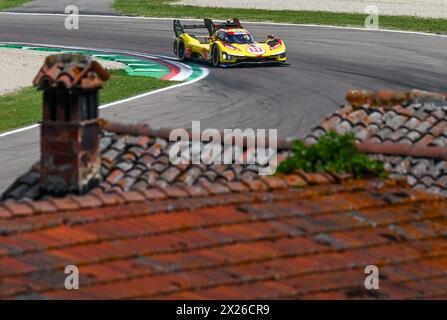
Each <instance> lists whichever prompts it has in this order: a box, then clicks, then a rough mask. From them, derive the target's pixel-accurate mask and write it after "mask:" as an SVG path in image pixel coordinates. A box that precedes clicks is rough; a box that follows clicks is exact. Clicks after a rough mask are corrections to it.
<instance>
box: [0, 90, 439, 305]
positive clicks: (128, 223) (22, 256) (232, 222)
mask: <svg viewBox="0 0 447 320" xmlns="http://www.w3.org/2000/svg"><path fill="white" fill-rule="evenodd" d="M348 98H349V101H350V102H351V103H350V106H346V107H344V108H342V109H341V110H340V111H339V112H337V113H336V114H333V115H331V116H330V117H328V118H327V119H326V120H325V121H324V122H323V124H322V125H321V126H320V127H319V128H316V129H315V130H313V132H312V135H309V136H308V137H307V142H308V143H313V142H315V141H316V139H318V137H319V136H321V134H322V133H323V132H325V131H328V130H330V129H335V130H337V131H339V132H346V131H353V132H355V134H356V136H357V138H358V140H359V141H362V143H359V145H358V148H359V149H360V150H363V151H368V152H370V153H373V154H374V157H382V158H383V159H384V160H386V161H387V167H388V168H390V169H392V170H393V172H394V173H395V176H398V177H405V179H404V180H406V181H408V182H409V184H410V185H411V186H415V185H416V186H418V185H419V182H420V181H424V179H425V178H424V177H426V176H427V175H426V174H425V173H424V171H423V170H426V168H425V167H423V163H426V162H427V161H428V163H429V164H430V165H433V166H438V169H439V170H438V171H437V172H436V173H433V172H431V173H430V174H431V175H432V176H433V177H434V180H436V183H438V185H439V183H440V181H441V180H440V179H441V178H442V177H443V174H444V173H445V172H444V169H443V167H442V166H443V165H444V162H445V161H446V160H444V159H446V158H445V154H446V153H445V152H444V150H445V149H444V148H445V145H444V144H442V143H443V142H442V141H444V140H443V139H444V138H443V136H444V134H443V133H442V132H441V131H442V130H443V129H442V130H441V129H439V130H437V129H435V127H436V126H440V127H441V126H442V123H443V121H444V120H443V117H444V112H447V106H446V107H445V108H444V104H446V105H447V103H445V96H443V95H434V94H428V93H422V92H412V93H403V94H396V93H390V92H379V93H377V94H376V93H365V92H353V93H350V96H348ZM399 119H400V120H399ZM430 119H431V120H430ZM417 121H419V122H418V124H417V125H416V124H414V123H415V122H417ZM401 122H402V123H401ZM411 123H413V124H414V126H415V127H414V128H413V129H409V126H410V124H411ZM102 126H103V132H102V137H101V158H102V160H101V176H102V182H101V184H100V185H99V186H98V187H96V188H95V189H94V190H92V191H91V192H89V193H88V194H87V195H83V196H76V195H66V196H65V197H62V198H55V197H49V196H46V195H45V194H42V193H41V191H40V189H39V187H38V179H39V168H38V165H35V166H34V167H33V168H32V169H31V170H30V171H29V172H27V173H26V174H24V175H23V176H22V177H20V178H19V179H18V180H17V181H16V182H15V183H14V184H13V185H12V186H11V187H10V188H9V189H8V190H7V191H6V192H5V194H4V195H3V202H0V298H29V299H45V298H50V299H51V298H69V299H77V298H101V299H108V298H110V299H118V298H145V299H146V298H147V299H196V298H211V299H213V298H216V299H256V298H273V299H279V298H292V299H294V298H308V299H328V298H330V299H334V298H341V299H357V298H360V299H363V298H367V299H383V298H395V299H400V298H447V274H446V272H445V270H446V267H447V240H446V239H447V238H446V235H447V229H446V226H447V225H446V223H445V219H446V217H447V210H446V209H447V199H446V198H445V197H442V196H440V195H437V194H435V193H436V192H435V193H427V192H425V191H421V190H417V189H415V188H410V186H409V185H408V184H407V183H406V182H405V181H404V180H402V179H399V178H398V179H390V180H387V181H382V180H375V179H370V180H361V181H350V180H348V178H349V177H347V176H338V175H333V174H328V173H313V174H309V173H304V172H295V173H294V174H291V175H275V176H267V177H263V176H259V175H258V169H259V168H260V167H262V166H264V165H265V164H261V163H257V164H253V165H247V164H240V165H239V164H236V165H235V164H233V165H208V166H205V165H172V164H171V163H170V161H169V158H168V154H169V150H170V147H171V146H172V144H171V143H169V142H168V135H169V130H152V129H151V128H150V127H148V126H144V125H135V126H132V125H122V124H117V123H107V122H103V123H102ZM390 128H392V129H393V130H394V131H393V130H391V131H392V132H397V131H399V130H402V131H405V129H407V137H405V135H404V136H401V137H395V136H394V135H392V134H389V133H388V131H390ZM413 131H417V133H418V134H419V135H420V137H419V138H417V139H416V138H414V137H415V136H414V135H413V134H411V132H413ZM383 132H385V133H386V134H384V133H383ZM427 137H432V139H431V140H430V139H429V138H427ZM412 138H413V139H414V140H411V139H412ZM446 138H447V137H446ZM406 139H410V141H412V142H411V143H409V142H406ZM429 140H430V142H428V141H429ZM446 141H447V140H446ZM389 143H392V144H389ZM446 143H447V142H446ZM408 146H410V147H408ZM414 146H415V147H414ZM407 147H408V148H407ZM253 152H254V151H253V150H249V149H245V150H244V154H243V156H242V157H243V158H244V159H248V158H250V157H251V156H252V155H253ZM288 153H289V144H288V143H287V142H286V141H280V142H279V159H278V160H279V161H281V159H284V157H286V156H287V155H288ZM403 155H407V156H403ZM392 159H395V161H396V162H397V161H400V163H396V165H393V162H392ZM406 160H408V163H410V164H411V167H410V168H411V169H408V170H409V171H404V172H399V171H397V169H396V168H397V166H399V165H400V166H402V163H401V162H404V161H406ZM418 166H419V170H420V171H419V173H417V172H416V171H414V170H415V169H414V168H418ZM412 170H413V171H412ZM409 172H410V173H411V174H410V173H409ZM415 172H416V173H415ZM424 174H425V175H424ZM413 176H414V179H416V180H417V181H418V183H412V180H411V177H413ZM436 183H434V185H435V186H436ZM424 186H425V187H428V185H424ZM442 186H445V184H444V185H441V187H439V188H440V190H434V189H433V185H430V186H429V187H430V188H429V190H430V191H439V192H440V193H442V192H443V190H444V189H445V187H442ZM442 188H444V189H442ZM73 264H74V265H76V266H78V267H79V270H80V281H81V283H80V290H66V289H65V288H64V281H65V277H66V276H67V275H66V274H65V273H64V268H65V266H67V265H73ZM368 265H376V266H378V267H379V271H380V290H366V289H365V287H364V285H363V280H364V278H365V276H366V275H365V273H364V269H365V267H366V266H368Z"/></svg>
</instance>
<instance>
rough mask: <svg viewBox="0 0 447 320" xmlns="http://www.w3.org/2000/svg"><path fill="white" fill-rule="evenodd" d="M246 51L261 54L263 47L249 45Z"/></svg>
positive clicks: (263, 51) (263, 50)
mask: <svg viewBox="0 0 447 320" xmlns="http://www.w3.org/2000/svg"><path fill="white" fill-rule="evenodd" d="M247 51H248V52H250V53H252V54H257V55H261V54H264V53H265V49H264V48H261V47H258V46H251V47H248V48H247Z"/></svg>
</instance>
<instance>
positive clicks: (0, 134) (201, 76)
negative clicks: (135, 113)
mask: <svg viewBox="0 0 447 320" xmlns="http://www.w3.org/2000/svg"><path fill="white" fill-rule="evenodd" d="M0 14H1V13H0ZM0 43H2V42H0ZM3 43H7V42H3ZM8 43H13V42H8ZM16 43H19V42H16ZM33 45H36V46H46V47H64V46H57V45H47V44H40V43H33ZM64 48H68V49H80V50H92V51H94V50H97V51H106V50H110V49H98V48H95V49H93V48H80V47H64ZM116 52H119V53H120V54H126V53H127V54H132V55H139V56H141V57H151V58H158V59H160V58H163V59H166V58H169V60H170V63H173V64H176V65H180V62H178V61H174V59H173V58H171V57H162V56H158V55H154V56H152V55H148V54H140V53H137V52H126V51H120V50H117V51H116ZM185 66H186V68H187V69H186V71H185V73H189V72H190V69H191V68H190V67H189V66H187V65H185ZM200 68H201V69H202V74H201V75H200V77H198V78H196V79H194V80H191V81H187V82H182V83H179V84H176V85H173V86H169V87H166V88H161V89H158V90H154V91H150V92H147V93H143V94H140V95H137V96H133V97H130V98H127V99H123V100H119V101H115V102H112V103H108V104H104V105H102V106H100V107H99V109H106V108H110V107H114V106H117V105H119V104H122V103H126V102H131V101H133V100H137V99H141V98H145V97H148V96H151V95H154V94H157V93H162V92H165V91H168V90H173V89H177V88H180V87H184V86H188V85H191V84H193V83H196V82H198V81H200V80H202V79H204V78H206V77H207V76H208V75H209V70H208V69H207V68H203V67H200ZM39 126H40V124H39V123H36V124H33V125H30V126H27V127H23V128H19V129H16V130H12V131H7V132H4V133H0V138H3V137H7V136H10V135H13V134H17V133H21V132H24V131H27V130H31V129H34V128H38V127H39Z"/></svg>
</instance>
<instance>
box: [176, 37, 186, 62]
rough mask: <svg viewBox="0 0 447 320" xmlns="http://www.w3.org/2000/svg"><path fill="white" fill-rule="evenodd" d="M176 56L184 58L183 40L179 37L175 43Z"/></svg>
mask: <svg viewBox="0 0 447 320" xmlns="http://www.w3.org/2000/svg"><path fill="white" fill-rule="evenodd" d="M177 56H178V57H179V59H180V60H182V61H183V60H185V42H184V41H183V39H180V40H179V41H178V45H177Z"/></svg>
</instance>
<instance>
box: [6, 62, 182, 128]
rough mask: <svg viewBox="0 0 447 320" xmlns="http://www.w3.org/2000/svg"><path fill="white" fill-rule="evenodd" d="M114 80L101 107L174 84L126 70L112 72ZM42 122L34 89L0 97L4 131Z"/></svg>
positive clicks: (102, 93) (39, 99)
mask: <svg viewBox="0 0 447 320" xmlns="http://www.w3.org/2000/svg"><path fill="white" fill-rule="evenodd" d="M109 72H110V74H111V75H112V76H111V78H110V79H109V80H108V81H107V82H105V84H104V88H103V89H102V90H101V91H100V99H101V104H105V103H109V102H113V101H117V100H121V99H125V98H129V97H132V96H135V95H138V94H141V93H145V92H148V91H152V90H156V89H160V88H164V87H167V86H170V85H172V84H174V82H172V81H165V80H159V79H155V78H148V77H135V76H128V75H127V74H126V72H125V71H124V70H112V71H109ZM41 119H42V92H41V91H38V90H37V89H36V88H34V87H28V88H24V89H21V90H19V91H17V92H14V93H11V94H8V95H4V96H0V132H2V131H6V130H10V129H15V128H20V127H24V126H26V125H30V124H33V123H36V122H38V121H40V120H41Z"/></svg>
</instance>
